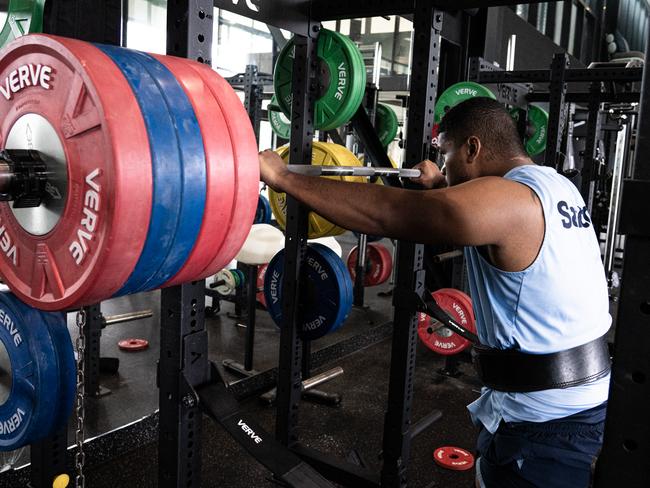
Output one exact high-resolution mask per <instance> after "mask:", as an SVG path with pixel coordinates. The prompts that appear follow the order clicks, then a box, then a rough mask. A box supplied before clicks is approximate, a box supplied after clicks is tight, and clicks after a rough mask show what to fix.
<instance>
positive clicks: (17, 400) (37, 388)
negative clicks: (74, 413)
mask: <svg viewBox="0 0 650 488" xmlns="http://www.w3.org/2000/svg"><path fill="white" fill-rule="evenodd" d="M0 324H2V326H1V327H0V341H1V342H2V344H3V345H4V347H5V348H6V350H7V354H8V357H9V361H10V364H11V390H10V393H9V397H8V398H7V399H6V401H5V402H4V403H3V404H2V405H0V451H10V450H13V449H17V448H19V447H22V446H24V445H27V444H30V443H32V442H34V441H36V440H39V439H42V438H44V437H45V436H46V435H47V434H48V433H49V432H50V429H51V426H52V410H51V403H52V402H53V401H56V399H58V397H59V372H58V368H57V362H56V351H55V349H54V343H53V340H52V337H51V336H50V333H49V330H48V328H47V326H46V324H45V321H44V320H43V318H42V317H41V316H40V314H39V313H38V312H37V311H36V310H35V309H32V308H29V307H28V306H27V305H25V304H23V303H22V302H21V301H20V300H18V299H17V298H16V297H15V296H14V295H12V294H10V293H0Z"/></svg>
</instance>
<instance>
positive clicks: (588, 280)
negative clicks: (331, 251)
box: [260, 98, 611, 488]
mask: <svg viewBox="0 0 650 488" xmlns="http://www.w3.org/2000/svg"><path fill="white" fill-rule="evenodd" d="M439 146H440V151H441V154H442V155H443V156H444V159H445V166H446V178H445V176H443V175H442V173H441V172H440V171H439V170H438V168H437V166H436V165H435V164H433V163H432V162H430V161H424V162H422V163H420V164H419V165H418V166H417V167H419V168H420V169H421V170H422V176H421V178H419V182H420V183H421V184H422V185H424V186H425V187H427V188H428V189H429V190H428V191H418V190H405V189H398V188H388V187H384V186H380V185H370V184H358V183H344V182H340V181H332V180H328V179H323V178H314V177H307V176H301V175H297V174H294V173H290V172H289V171H288V170H287V169H286V167H285V165H284V163H283V161H282V160H281V159H280V158H279V157H278V156H277V155H276V154H275V153H273V152H270V151H265V152H263V153H261V155H260V165H261V175H262V179H263V180H264V181H265V182H266V183H267V184H268V185H270V186H271V187H272V188H274V189H276V190H278V191H283V192H287V193H288V194H290V195H292V196H294V197H295V198H297V199H298V200H300V201H301V202H303V203H304V204H305V205H307V206H308V207H310V208H312V209H314V210H315V211H316V212H317V213H318V214H320V215H322V216H323V217H325V218H327V219H328V220H331V221H332V222H335V223H336V224H338V225H340V226H342V227H345V228H347V229H351V230H355V231H357V232H364V233H367V234H373V235H383V236H387V237H392V238H397V239H402V240H406V241H417V242H422V243H425V244H427V243H430V244H437V243H448V244H455V245H458V246H465V257H466V262H467V267H468V275H469V284H470V292H471V295H472V299H473V302H474V310H475V314H476V319H477V328H478V335H479V338H480V341H481V345H482V346H481V347H480V348H475V351H477V350H481V349H483V350H485V351H487V352H489V353H494V352H496V354H495V355H493V356H491V357H496V359H497V360H498V361H502V360H503V361H506V362H505V363H503V364H505V365H506V367H504V368H502V369H501V370H500V371H506V374H505V375H503V377H502V378H497V379H496V380H495V379H494V378H491V379H492V380H493V382H492V383H496V385H495V384H491V386H492V387H491V388H488V387H486V388H484V389H483V392H482V394H481V396H480V398H479V399H477V400H476V401H475V402H473V403H472V404H471V405H469V407H468V408H469V411H470V414H471V416H472V419H473V421H474V422H475V423H476V424H477V425H479V426H480V427H481V432H480V434H479V440H478V452H479V458H478V459H477V479H476V484H477V486H479V487H482V488H483V487H487V488H507V487H532V486H536V487H543V488H556V487H558V488H559V487H572V488H573V487H586V486H587V485H588V483H589V479H590V468H591V464H592V462H593V460H594V459H595V456H596V455H597V453H598V450H599V448H600V445H601V443H602V435H603V426H604V418H605V409H606V401H607V395H608V388H609V386H608V385H609V364H608V358H605V359H603V358H602V356H603V354H602V353H601V354H600V356H601V357H600V363H598V361H596V360H594V359H593V358H592V359H590V361H583V359H584V358H587V357H592V355H593V354H592V353H593V351H594V350H598V351H602V347H601V346H598V344H603V343H604V341H603V340H602V336H603V335H604V334H605V333H606V332H607V330H608V329H609V327H610V324H611V317H610V315H609V311H608V296H607V287H606V280H605V273H604V270H603V266H602V264H601V260H600V248H599V245H598V242H597V240H596V235H595V232H594V229H593V228H592V226H591V221H590V218H589V214H588V212H587V209H586V207H585V203H584V201H583V199H582V197H581V196H580V193H579V192H578V191H577V190H576V188H575V187H574V186H573V184H572V183H571V182H570V181H569V180H567V179H566V178H564V177H563V176H561V175H559V174H558V173H557V172H556V171H555V170H553V169H552V168H549V167H541V166H537V165H535V164H534V163H533V162H532V161H531V160H530V158H529V157H528V156H527V154H526V152H525V150H524V147H523V145H522V143H521V140H520V138H519V136H518V133H517V130H516V127H515V124H514V122H513V121H512V119H511V118H510V116H509V114H508V113H507V112H506V111H505V110H504V109H503V107H502V106H501V105H499V104H498V103H497V102H495V101H493V100H490V99H487V98H474V99H471V100H469V101H466V102H464V103H461V104H459V105H458V106H456V107H454V108H453V109H452V110H450V111H449V112H448V113H447V114H446V115H445V117H444V119H443V120H442V123H441V126H440V136H439ZM447 184H448V186H447ZM594 344H596V346H593V345H594ZM591 346H593V347H591ZM584 347H591V349H583V348H584ZM594 347H595V349H594ZM599 347H600V349H598V348H599ZM503 350H508V353H507V355H509V356H513V357H505V358H504V354H502V353H503ZM560 351H564V352H563V353H562V354H551V353H558V352H560ZM532 356H535V357H532ZM595 356H596V357H597V356H598V354H596V355H595ZM531 358H532V359H533V360H535V361H537V362H535V361H533V363H531V362H530V361H529V360H530V359H531ZM567 358H568V359H567ZM478 359H479V360H482V359H483V358H482V357H481V356H480V355H479V358H478ZM508 361H514V362H508ZM517 361H523V362H517ZM540 361H541V363H540ZM566 361H568V362H566ZM581 361H582V363H590V365H591V366H590V367H591V369H590V367H586V369H584V370H583V371H577V370H579V369H580V368H574V366H575V365H576V364H578V363H581ZM595 363H598V364H595ZM605 363H607V364H605ZM479 364H482V365H483V366H484V369H485V371H484V373H486V372H488V370H489V367H490V365H489V364H488V363H481V362H479ZM509 364H511V365H513V366H512V367H511V368H508V367H507V365H509ZM528 364H535V366H534V370H533V366H531V371H530V373H531V378H532V377H537V381H533V380H531V384H529V385H527V384H523V385H522V384H518V383H517V381H519V382H520V383H521V381H522V380H521V375H519V376H520V377H519V380H516V379H514V377H515V376H516V375H515V373H516V372H517V371H519V372H520V370H521V368H520V367H518V365H528ZM538 366H539V367H538ZM583 366H585V365H584V364H581V367H583ZM587 366H589V365H587ZM526 367H527V366H526ZM482 369H483V368H481V367H479V370H482ZM574 369H576V371H574ZM508 371H512V372H513V375H515V376H513V377H512V378H510V377H509V373H507V372H508ZM540 371H541V372H542V373H541V375H542V376H543V375H544V374H546V373H545V372H548V377H547V378H546V377H543V378H542V379H541V383H540V380H539V378H538V376H540ZM526 373H528V372H526ZM572 375H573V376H572ZM524 376H525V375H524ZM485 377H489V374H488V373H486V374H485V375H484V376H483V377H482V378H485ZM484 381H485V379H484ZM486 384H490V383H487V382H486ZM502 385H505V386H502ZM545 385H546V386H545Z"/></svg>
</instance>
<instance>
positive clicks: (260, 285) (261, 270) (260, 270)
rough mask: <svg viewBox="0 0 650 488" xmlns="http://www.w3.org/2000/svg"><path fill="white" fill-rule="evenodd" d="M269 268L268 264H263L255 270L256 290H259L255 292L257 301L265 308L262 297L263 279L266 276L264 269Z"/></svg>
mask: <svg viewBox="0 0 650 488" xmlns="http://www.w3.org/2000/svg"><path fill="white" fill-rule="evenodd" d="M268 267H269V265H268V264H263V265H262V266H260V267H259V268H257V289H258V290H261V291H258V292H257V301H258V302H260V303H261V304H262V305H264V306H265V307H266V297H265V296H264V277H265V276H266V269H267V268H268Z"/></svg>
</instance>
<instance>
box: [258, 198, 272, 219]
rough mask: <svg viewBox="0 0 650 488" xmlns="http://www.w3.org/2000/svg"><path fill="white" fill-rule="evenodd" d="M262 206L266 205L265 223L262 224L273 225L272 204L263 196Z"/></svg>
mask: <svg viewBox="0 0 650 488" xmlns="http://www.w3.org/2000/svg"><path fill="white" fill-rule="evenodd" d="M261 198H262V204H263V205H264V221H263V222H262V223H263V224H270V223H271V216H272V215H273V212H272V210H271V204H270V203H269V200H268V198H266V197H264V196H262V197H261Z"/></svg>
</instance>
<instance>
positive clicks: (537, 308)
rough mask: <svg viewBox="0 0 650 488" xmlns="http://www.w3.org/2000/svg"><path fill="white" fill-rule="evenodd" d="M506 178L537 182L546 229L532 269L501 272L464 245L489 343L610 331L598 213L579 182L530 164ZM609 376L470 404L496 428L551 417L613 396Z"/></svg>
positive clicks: (547, 343) (575, 340)
mask: <svg viewBox="0 0 650 488" xmlns="http://www.w3.org/2000/svg"><path fill="white" fill-rule="evenodd" d="M504 178H506V179H509V180H512V181H517V182H520V183H522V184H524V185H526V186H528V187H530V188H531V189H532V190H533V191H534V192H535V193H536V194H537V196H538V197H539V200H540V202H541V203H542V207H543V210H544V220H545V225H546V229H545V234H544V240H543V242H542V247H541V249H540V251H539V254H538V256H537V257H536V259H535V261H534V262H533V263H532V264H531V265H530V266H529V267H528V268H526V269H525V270H523V271H517V272H507V271H502V270H500V269H498V268H496V267H495V266H493V265H492V264H490V263H489V262H488V260H487V259H485V258H484V257H483V256H482V255H481V254H480V253H479V251H478V249H476V248H475V247H467V248H465V258H466V262H467V268H468V276H469V288H470V294H471V296H472V300H473V304H474V311H475V315H476V323H477V330H478V335H479V338H480V340H481V343H482V344H485V345H487V346H490V347H493V348H497V349H518V350H521V351H523V352H526V353H531V354H544V353H551V352H557V351H562V350H565V349H570V348H572V347H575V346H579V345H582V344H585V343H587V342H589V341H592V340H594V339H596V338H598V337H600V336H602V335H604V334H605V333H606V332H607V330H609V327H610V325H611V321H612V318H611V316H610V315H609V299H608V294H607V283H606V279H605V271H604V268H603V264H602V261H601V257H600V247H599V244H598V241H597V240H596V234H595V232H594V229H593V227H592V225H591V218H590V216H589V213H588V211H587V208H586V206H585V203H584V200H583V199H582V196H581V195H580V193H579V192H578V190H577V189H576V187H575V186H574V185H573V184H572V183H571V182H570V181H569V180H568V179H566V178H565V177H564V176H562V175H559V174H558V173H557V172H556V171H555V170H554V169H553V168H549V167H544V166H536V165H526V166H518V167H516V168H514V169H512V170H510V171H509V172H508V173H507V174H506V175H504ZM609 378H610V377H609V375H608V376H606V377H604V378H601V379H598V380H595V381H593V382H590V383H586V384H584V385H580V386H575V387H572V388H566V389H552V390H544V391H537V392H531V393H506V392H500V391H494V390H491V389H489V388H483V391H482V393H481V396H480V398H479V399H478V400H476V401H475V402H473V403H472V404H471V405H469V406H468V409H469V411H470V414H471V415H472V419H473V420H474V422H475V423H476V424H478V422H480V423H482V424H483V425H484V426H485V428H486V429H487V430H489V431H490V432H492V433H494V432H495V431H496V429H497V427H498V426H499V423H500V421H501V420H502V419H503V420H505V421H506V422H522V421H527V422H546V421H548V420H553V419H558V418H562V417H567V416H569V415H573V414H575V413H578V412H581V411H583V410H587V409H589V408H593V407H595V406H597V405H599V404H601V403H603V402H604V401H606V400H607V396H608V390H609Z"/></svg>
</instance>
